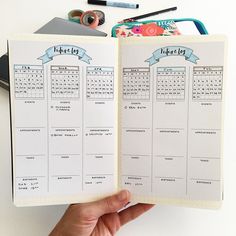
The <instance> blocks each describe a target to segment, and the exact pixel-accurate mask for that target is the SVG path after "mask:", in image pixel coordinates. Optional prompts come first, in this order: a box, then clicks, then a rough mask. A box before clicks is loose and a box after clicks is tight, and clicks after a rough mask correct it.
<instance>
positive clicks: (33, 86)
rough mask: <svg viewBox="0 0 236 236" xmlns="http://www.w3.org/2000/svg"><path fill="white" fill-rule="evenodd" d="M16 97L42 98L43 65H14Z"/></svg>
mask: <svg viewBox="0 0 236 236" xmlns="http://www.w3.org/2000/svg"><path fill="white" fill-rule="evenodd" d="M14 80H15V81H14V82H15V83H14V85H15V97H16V98H43V97H44V74H43V67H42V66H37V65H14Z"/></svg>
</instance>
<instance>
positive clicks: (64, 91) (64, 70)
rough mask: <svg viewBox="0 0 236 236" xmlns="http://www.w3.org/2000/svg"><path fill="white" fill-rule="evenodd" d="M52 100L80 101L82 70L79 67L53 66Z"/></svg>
mask: <svg viewBox="0 0 236 236" xmlns="http://www.w3.org/2000/svg"><path fill="white" fill-rule="evenodd" d="M50 71H51V98H52V99H61V98H66V99H68V98H70V99H79V98H80V70H79V67H78V66H58V65H57V66H51V70H50Z"/></svg>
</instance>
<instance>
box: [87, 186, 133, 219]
mask: <svg viewBox="0 0 236 236" xmlns="http://www.w3.org/2000/svg"><path fill="white" fill-rule="evenodd" d="M130 197H131V195H130V192H129V191H128V190H122V191H120V192H119V193H117V194H115V195H112V196H110V197H107V198H104V199H102V200H99V201H96V202H91V203H89V206H88V207H89V208H91V211H92V212H93V215H94V216H95V217H100V216H102V215H104V214H108V213H113V212H117V211H118V210H120V209H121V208H123V207H124V206H125V205H126V204H127V203H128V202H129V201H130ZM87 210H89V209H88V208H87Z"/></svg>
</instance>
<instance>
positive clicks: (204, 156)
mask: <svg viewBox="0 0 236 236" xmlns="http://www.w3.org/2000/svg"><path fill="white" fill-rule="evenodd" d="M225 51H226V42H225V37H224V36H219V35H218V36H209V35H202V36H171V37H143V38H132V37H131V38H125V39H120V55H121V61H120V65H121V66H120V70H121V82H120V88H121V90H120V116H119V119H120V168H119V176H120V183H119V184H120V188H126V189H129V190H130V191H131V192H132V194H133V200H134V201H138V202H147V203H156V202H158V203H167V204H171V203H172V204H178V205H186V206H196V207H212V208H215V207H219V206H220V203H221V200H222V198H223V178H222V137H223V101H224V85H225Z"/></svg>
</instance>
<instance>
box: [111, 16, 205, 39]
mask: <svg viewBox="0 0 236 236" xmlns="http://www.w3.org/2000/svg"><path fill="white" fill-rule="evenodd" d="M161 21H163V20H147V21H133V22H126V23H121V24H116V25H115V26H113V27H112V31H111V36H112V37H115V38H116V29H117V28H119V27H120V26H122V25H126V26H128V27H129V26H130V27H133V26H134V25H136V24H137V23H138V24H140V23H141V24H148V23H152V22H157V23H158V22H161ZM165 21H174V22H181V21H192V22H194V24H195V25H196V27H197V29H198V31H199V32H200V34H208V31H207V29H206V27H205V26H204V24H203V23H202V22H201V21H200V20H197V19H194V18H180V19H165Z"/></svg>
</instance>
